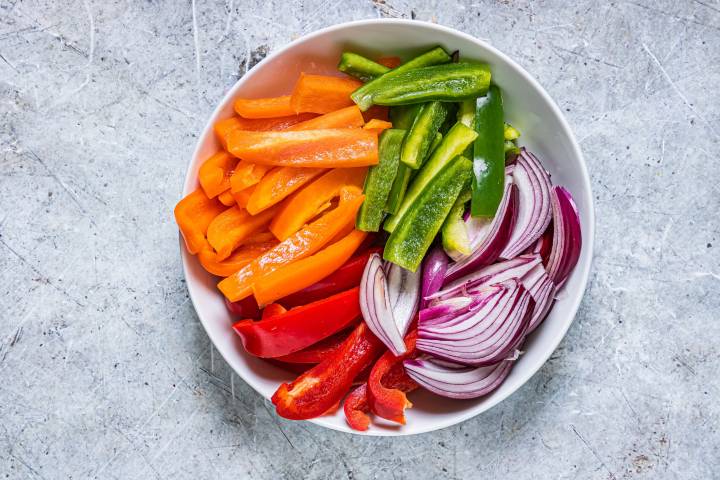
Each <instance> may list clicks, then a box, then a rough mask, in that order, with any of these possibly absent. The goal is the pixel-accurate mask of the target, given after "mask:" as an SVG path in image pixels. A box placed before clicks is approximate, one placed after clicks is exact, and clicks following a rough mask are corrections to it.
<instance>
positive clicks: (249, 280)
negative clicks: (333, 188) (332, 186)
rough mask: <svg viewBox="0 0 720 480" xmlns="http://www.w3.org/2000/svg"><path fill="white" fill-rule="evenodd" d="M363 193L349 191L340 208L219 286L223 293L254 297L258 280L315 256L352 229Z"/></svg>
mask: <svg viewBox="0 0 720 480" xmlns="http://www.w3.org/2000/svg"><path fill="white" fill-rule="evenodd" d="M363 198H364V197H363V196H362V194H361V193H360V190H358V189H354V188H348V189H345V190H344V191H343V193H342V194H341V195H340V203H339V204H338V206H337V207H336V208H335V209H333V210H331V211H329V212H327V213H325V214H324V215H322V216H321V217H320V218H318V219H317V220H315V221H314V222H312V223H310V224H309V225H308V226H306V227H305V228H303V229H302V230H299V231H298V232H296V233H294V234H293V235H291V236H290V237H288V238H287V239H285V240H284V241H282V242H280V243H279V244H278V245H277V246H276V247H275V248H273V249H271V250H269V251H267V252H266V253H264V254H263V255H261V256H259V257H258V258H256V259H255V260H253V262H252V263H250V264H249V265H247V266H245V267H243V268H241V269H240V270H238V271H237V272H236V273H234V274H233V275H231V276H229V277H227V278H226V279H225V280H223V281H221V282H220V283H218V288H219V289H220V291H221V292H222V293H223V294H224V295H225V296H226V297H227V298H228V299H230V300H231V301H238V300H241V299H243V298H245V297H247V296H248V295H250V294H251V293H252V286H253V283H254V281H255V280H257V279H258V278H260V277H261V276H263V275H265V274H267V273H270V272H272V271H274V270H276V269H277V268H279V267H280V266H282V265H287V264H289V263H292V262H294V261H297V260H299V259H301V258H305V257H307V256H309V255H312V254H314V253H315V252H317V251H319V250H320V249H321V248H322V247H324V246H325V245H326V244H327V243H328V242H329V241H331V240H332V239H333V238H334V237H335V236H336V235H337V234H339V233H340V232H342V231H345V230H346V229H347V228H348V227H350V228H351V227H352V226H353V224H354V222H355V215H356V214H357V210H358V208H360V204H361V203H362V201H363Z"/></svg>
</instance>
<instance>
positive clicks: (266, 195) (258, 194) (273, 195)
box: [247, 167, 327, 240]
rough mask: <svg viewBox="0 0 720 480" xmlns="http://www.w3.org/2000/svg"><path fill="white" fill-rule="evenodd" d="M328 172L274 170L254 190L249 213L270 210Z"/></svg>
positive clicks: (281, 168)
mask: <svg viewBox="0 0 720 480" xmlns="http://www.w3.org/2000/svg"><path fill="white" fill-rule="evenodd" d="M326 171H327V170H325V169H324V168H300V167H275V168H273V169H272V170H270V171H269V172H268V173H267V174H266V175H265V176H264V177H263V178H262V180H260V183H258V184H257V186H256V187H255V190H253V193H252V195H250V198H249V199H248V204H247V211H248V212H250V214H252V215H256V214H258V213H259V212H262V211H263V210H265V209H267V208H270V207H271V206H273V205H275V204H277V203H278V202H280V201H281V200H283V199H285V198H287V197H288V196H289V195H290V194H291V193H293V192H295V191H296V190H298V189H300V188H301V187H302V186H303V185H305V184H306V183H308V182H310V181H311V180H312V179H314V178H315V177H317V176H319V175H321V174H323V173H324V172H326ZM281 211H282V209H281ZM281 240H282V239H281Z"/></svg>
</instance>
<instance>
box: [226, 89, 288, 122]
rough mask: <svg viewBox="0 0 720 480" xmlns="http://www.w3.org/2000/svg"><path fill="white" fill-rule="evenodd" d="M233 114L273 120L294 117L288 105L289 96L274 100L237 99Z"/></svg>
mask: <svg viewBox="0 0 720 480" xmlns="http://www.w3.org/2000/svg"><path fill="white" fill-rule="evenodd" d="M234 107H235V113H237V114H238V115H240V116H241V117H245V118H274V117H286V116H290V115H295V114H296V113H298V112H296V111H295V110H293V108H292V106H291V105H290V95H284V96H282V97H274V98H238V99H237V100H235V104H234Z"/></svg>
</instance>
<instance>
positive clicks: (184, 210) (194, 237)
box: [175, 188, 226, 255]
mask: <svg viewBox="0 0 720 480" xmlns="http://www.w3.org/2000/svg"><path fill="white" fill-rule="evenodd" d="M225 208H226V207H225V206H224V205H223V204H222V203H220V202H219V201H218V200H217V199H216V198H212V199H211V198H208V196H207V195H205V192H203V190H202V189H201V188H198V189H196V190H195V191H194V192H192V193H190V194H188V195H187V196H186V197H184V198H183V199H182V200H180V201H179V202H178V203H177V205H176V206H175V222H177V224H178V227H179V228H180V233H181V234H182V236H183V238H184V239H185V246H186V247H187V249H188V252H190V253H191V254H193V255H195V254H196V253H198V252H199V251H201V250H202V249H203V248H205V247H206V246H208V243H207V239H206V238H205V235H206V234H207V230H208V226H209V225H210V222H212V221H213V219H214V218H215V217H216V216H218V215H219V214H220V213H222V212H223V211H224V210H225Z"/></svg>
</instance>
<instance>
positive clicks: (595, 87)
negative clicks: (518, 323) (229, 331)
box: [0, 0, 720, 480]
mask: <svg viewBox="0 0 720 480" xmlns="http://www.w3.org/2000/svg"><path fill="white" fill-rule="evenodd" d="M383 16H389V17H406V18H416V19H418V20H428V21H434V22H438V23H441V24H444V25H448V26H452V27H455V28H458V29H460V30H463V31H465V32H468V33H470V34H472V35H475V36H477V37H480V38H483V39H487V40H489V41H490V42H491V43H493V44H494V45H496V46H498V47H499V48H500V49H502V50H503V51H505V52H506V53H508V54H509V55H510V56H511V57H513V58H514V59H516V60H517V61H518V62H519V63H520V64H521V65H522V66H524V67H525V68H526V69H527V70H528V71H529V72H530V73H531V74H533V75H534V76H535V77H537V78H538V79H539V81H540V82H541V84H542V85H543V86H544V87H545V88H546V89H547V90H548V92H549V93H550V95H551V96H553V97H554V98H555V99H556V100H557V102H558V103H559V105H560V107H561V108H562V110H563V111H564V112H565V113H566V115H567V118H568V119H569V121H570V123H571V124H572V126H573V128H574V130H575V133H576V135H577V137H578V139H579V140H580V142H581V145H582V148H583V151H584V154H585V158H586V159H587V162H588V167H589V170H590V174H591V177H592V184H593V189H594V195H595V200H596V204H595V206H596V209H597V248H596V252H595V253H596V256H595V263H594V270H593V273H592V276H591V281H590V284H589V287H588V290H587V292H586V295H585V297H584V300H583V303H582V306H581V309H580V312H579V313H578V315H577V319H576V321H575V323H574V324H573V326H572V328H571V329H570V331H569V333H568V335H567V336H566V338H565V339H564V341H563V342H562V344H561V345H560V347H559V348H558V350H557V352H556V353H555V354H554V355H553V356H552V358H551V359H550V361H548V363H547V364H546V365H545V366H544V367H543V368H542V369H541V370H540V372H539V373H538V374H536V375H535V376H534V377H533V378H532V379H531V380H530V381H529V382H528V383H527V384H526V385H525V386H524V387H522V388H521V389H520V390H519V391H518V392H517V393H515V394H514V395H512V396H511V397H510V398H508V399H507V400H506V401H504V402H502V403H501V404H500V405H498V406H497V407H495V408H493V409H492V410H490V411H488V412H486V413H485V414H483V415H480V416H479V417H476V418H475V419H473V420H470V421H468V422H465V423H463V424H462V425H459V426H455V427H452V428H448V429H445V430H442V431H439V432H435V433H432V434H426V435H422V436H414V437H404V438H394V439H390V438H367V437H365V438H361V437H358V436H352V435H348V434H341V433H337V432H333V431H328V430H325V429H322V428H320V427H317V426H315V425H312V424H308V423H293V422H289V421H285V420H282V419H279V418H277V417H276V416H275V415H274V414H273V413H272V409H271V405H270V404H269V403H268V402H267V401H264V400H263V399H262V398H260V397H259V396H258V395H257V394H255V393H254V392H253V391H252V390H251V389H250V388H249V387H248V386H247V385H245V384H244V383H243V381H242V380H240V379H239V378H237V376H235V375H234V374H233V373H232V371H231V370H230V369H229V368H228V366H227V365H226V364H225V363H224V362H223V360H222V359H221V358H220V356H219V355H218V354H217V352H214V350H213V348H212V346H211V345H210V342H209V340H208V337H207V336H206V334H205V332H204V330H203V329H202V327H201V325H200V323H199V322H198V319H197V317H196V315H195V312H194V310H193V308H192V305H191V303H190V302H189V299H188V294H187V291H186V286H185V283H184V280H183V275H182V271H181V266H180V259H179V255H178V242H177V230H176V227H175V224H174V222H173V219H172V216H171V211H172V207H173V205H174V204H175V202H176V201H177V200H178V198H179V196H180V191H181V185H182V181H183V177H184V174H185V168H186V165H187V163H188V159H189V157H190V155H191V152H192V149H193V147H194V143H195V141H196V138H197V134H198V132H199V131H200V130H201V128H202V127H203V125H204V122H205V121H206V119H207V118H208V116H209V114H210V112H211V111H212V109H213V107H214V105H215V104H216V103H217V102H218V101H219V100H220V98H221V97H222V95H223V94H224V92H225V91H226V90H227V89H228V88H229V87H230V86H231V85H233V83H234V82H235V81H236V80H237V79H238V78H239V77H240V76H242V75H243V74H244V73H245V72H246V71H247V69H249V68H251V67H252V66H253V65H254V64H256V63H257V62H258V61H260V60H261V59H262V58H263V57H264V56H265V55H267V53H268V52H271V51H273V50H276V49H278V48H280V47H282V46H283V45H285V44H286V43H287V42H289V41H290V40H292V39H294V38H296V37H298V36H299V35H302V34H305V33H308V32H311V31H313V30H315V29H318V28H321V27H324V26H327V25H331V24H333V23H338V22H341V21H347V20H353V19H362V18H377V17H383ZM719 84H720V3H719V2H718V1H717V0H703V1H701V0H695V1H690V0H687V1H679V0H678V1H672V0H663V1H654V0H636V1H630V0H627V1H614V2H597V1H595V0H577V1H575V2H566V1H564V0H546V1H538V2H528V1H525V0H504V1H490V0H479V1H477V2H437V1H421V2H417V3H413V2H409V1H405V0H385V1H382V0H377V1H375V2H372V1H354V2H349V1H316V0H308V1H298V0H293V1H287V2H285V1H267V2H265V1H259V0H247V1H238V0H235V1H232V0H228V1H204V0H196V1H191V0H188V1H184V2H181V1H152V2H133V1H115V0H107V1H105V0H103V1H100V0H84V1H82V0H71V1H67V2H53V1H51V0H35V1H32V0H28V1H16V0H0V478H10V479H26V478H44V479H61V478H62V479H64V478H73V479H84V478H103V479H104V478H118V479H120V478H122V479H133V478H139V479H146V478H149V479H152V478H161V479H164V478H173V479H181V478H192V479H197V478H228V479H237V478H251V479H278V478H287V479H296V478H317V479H324V478H339V479H342V478H348V479H365V478H381V479H386V478H398V479H399V478H412V479H415V480H423V479H437V478H478V477H481V478H512V479H545V478H558V479H561V478H565V479H574V478H583V479H612V478H614V479H623V478H638V479H643V478H648V479H650V478H652V479H657V478H687V479H709V478H718V475H719V474H718V468H719V467H720V434H719V433H718V429H719V428H720V425H719V422H720V404H719V403H718V401H717V397H718V395H719V394H720V386H719V381H718V367H719V366H720V365H719V363H720V362H719V356H720V346H719V345H720V342H718V338H719V337H720V322H719V320H718V313H719V312H720V300H719V298H720V296H718V293H719V292H720V255H718V252H719V251H720V238H719V237H720V220H719V219H718V211H720V189H719V188H718V184H719V183H720V166H718V165H719V164H718V159H717V151H718V148H719V147H720V144H719V143H720V141H719V140H720V110H718V105H720V93H719V92H720V89H718V85H719Z"/></svg>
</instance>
